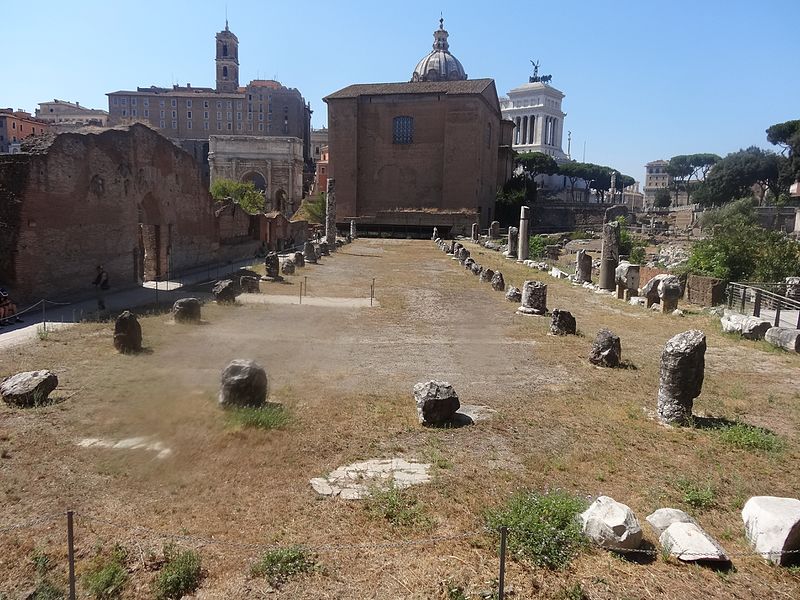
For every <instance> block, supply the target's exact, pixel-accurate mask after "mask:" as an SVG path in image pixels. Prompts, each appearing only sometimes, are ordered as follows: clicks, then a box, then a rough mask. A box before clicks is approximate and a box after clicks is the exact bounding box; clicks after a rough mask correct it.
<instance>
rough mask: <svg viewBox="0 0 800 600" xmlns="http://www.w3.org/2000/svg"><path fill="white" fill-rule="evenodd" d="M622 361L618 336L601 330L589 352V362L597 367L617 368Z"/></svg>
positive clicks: (606, 330)
mask: <svg viewBox="0 0 800 600" xmlns="http://www.w3.org/2000/svg"><path fill="white" fill-rule="evenodd" d="M621 361H622V344H621V343H620V340H619V336H617V335H615V334H614V333H613V332H612V331H610V330H608V329H601V330H600V331H598V332H597V337H596V338H595V340H594V343H593V344H592V349H591V351H590V352H589V362H590V363H592V364H593V365H597V366H599V367H610V368H615V367H618V366H619V364H620V362H621Z"/></svg>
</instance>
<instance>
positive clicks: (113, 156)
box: [0, 125, 249, 299]
mask: <svg viewBox="0 0 800 600" xmlns="http://www.w3.org/2000/svg"><path fill="white" fill-rule="evenodd" d="M40 152H41V153H39V154H31V155H28V156H26V158H25V160H26V161H27V169H28V175H27V178H26V180H25V184H24V186H23V190H22V192H21V194H20V197H21V199H22V208H21V213H20V218H19V230H18V236H17V241H16V254H15V257H14V276H15V280H14V281H13V282H12V285H13V286H14V290H15V293H16V294H17V296H18V297H19V298H20V299H33V298H38V297H43V296H45V297H58V298H64V297H70V296H78V295H87V294H91V293H92V290H93V288H92V286H91V282H92V279H93V278H94V276H95V266H96V265H97V264H103V265H104V266H105V268H106V270H107V271H108V273H109V276H110V281H111V284H112V287H127V286H130V285H135V284H136V283H138V281H139V280H140V279H141V277H142V274H143V273H142V271H143V269H146V272H145V274H146V275H147V276H148V277H147V278H152V277H155V276H160V277H165V276H166V275H167V273H168V272H169V271H171V272H177V271H180V270H183V269H187V268H191V267H194V266H197V265H201V264H204V263H210V262H213V261H215V260H217V259H218V256H219V253H218V247H219V244H218V237H217V236H218V232H217V226H216V219H215V216H214V203H213V201H212V200H211V198H210V196H209V194H208V189H207V187H206V186H205V182H204V181H203V176H202V174H201V172H200V171H199V169H198V167H197V165H196V163H195V162H194V160H193V159H192V157H191V156H190V155H189V154H187V153H186V152H184V151H182V150H181V149H179V148H178V147H176V146H175V145H173V144H172V143H171V142H169V141H168V140H167V139H166V138H164V137H162V136H161V135H159V134H158V133H156V132H154V131H152V130H151V129H149V128H147V127H145V126H143V125H133V126H131V127H130V128H128V129H115V130H108V131H104V132H102V133H100V134H78V133H65V134H62V135H59V136H58V137H56V138H55V140H54V141H53V142H52V144H51V145H50V146H49V147H47V148H45V149H42V150H41V151H40ZM0 201H3V202H5V199H3V198H0ZM140 224H141V225H140ZM248 227H249V223H248ZM245 230H247V229H245Z"/></svg>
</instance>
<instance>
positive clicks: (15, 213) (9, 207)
mask: <svg viewBox="0 0 800 600" xmlns="http://www.w3.org/2000/svg"><path fill="white" fill-rule="evenodd" d="M28 167H29V161H28V159H27V156H26V155H23V154H9V155H6V156H2V157H0V284H3V285H6V286H10V285H11V283H12V282H13V281H14V280H15V279H16V276H15V271H14V266H15V265H14V256H15V253H16V248H17V238H18V236H19V230H20V225H21V223H20V219H21V213H22V195H23V192H24V190H25V182H26V181H27V179H28Z"/></svg>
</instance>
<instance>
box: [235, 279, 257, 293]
mask: <svg viewBox="0 0 800 600" xmlns="http://www.w3.org/2000/svg"><path fill="white" fill-rule="evenodd" d="M258 280H259V278H258V277H251V276H249V275H242V276H241V277H239V289H240V290H241V291H242V292H244V293H245V294H259V293H261V288H260V287H259V285H258Z"/></svg>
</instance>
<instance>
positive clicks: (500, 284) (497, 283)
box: [492, 271, 521, 298]
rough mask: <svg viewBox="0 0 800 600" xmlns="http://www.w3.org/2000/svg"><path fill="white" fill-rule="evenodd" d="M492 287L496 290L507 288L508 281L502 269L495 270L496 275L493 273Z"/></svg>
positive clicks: (500, 290)
mask: <svg viewBox="0 0 800 600" xmlns="http://www.w3.org/2000/svg"><path fill="white" fill-rule="evenodd" d="M492 289H493V290H494V291H496V292H502V291H504V290H505V289H506V282H505V280H504V279H503V274H502V273H501V272H500V271H495V273H494V275H492ZM520 298H521V297H520Z"/></svg>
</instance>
